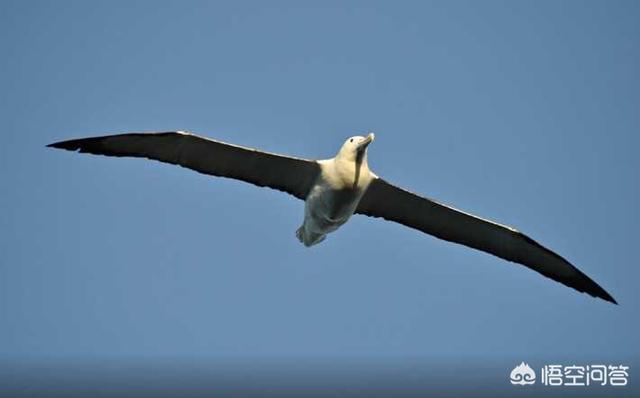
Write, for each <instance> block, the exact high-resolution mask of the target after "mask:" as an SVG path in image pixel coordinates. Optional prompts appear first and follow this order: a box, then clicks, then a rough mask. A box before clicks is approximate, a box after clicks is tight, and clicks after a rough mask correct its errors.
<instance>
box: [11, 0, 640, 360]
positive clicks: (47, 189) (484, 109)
mask: <svg viewBox="0 0 640 398" xmlns="http://www.w3.org/2000/svg"><path fill="white" fill-rule="evenodd" d="M639 16H640V7H639V4H638V3H637V2H632V1H629V2H623V1H611V2H599V1H580V2H578V1H558V2H555V1H554V2H552V1H542V2H534V1H529V2H526V1H521V2H459V1H454V2H399V3H392V2H325V1H323V2H314V3H311V2H188V3H184V2H162V1H158V2H83V1H66V2H55V3H53V2H32V1H26V2H21V1H20V2H17V1H16V2H13V1H4V2H2V3H1V4H0V50H1V52H2V57H1V58H2V60H1V61H0V68H1V69H0V71H1V73H0V88H1V90H0V105H1V106H0V119H1V120H2V122H3V126H4V128H3V133H2V137H3V143H2V145H1V146H0V162H1V167H0V176H1V178H2V181H3V190H2V192H3V194H2V195H0V204H1V206H2V209H3V210H4V211H3V212H2V213H1V214H0V225H2V228H1V229H0V242H2V244H1V247H2V250H0V265H1V266H0V284H1V286H0V298H1V299H0V312H1V313H2V314H3V315H2V317H1V319H0V356H1V357H2V358H4V359H7V360H17V359H25V358H26V359H36V360H37V359H42V358H48V359H61V360H64V359H70V358H90V359H91V358H111V359H123V358H196V357H197V358H201V359H203V360H209V359H220V358H247V357H252V358H253V357H260V358H291V357H307V358H328V357H330V358H346V359H348V358H382V359H383V360H384V359H385V358H393V359H394V360H397V359H402V358H428V359H434V358H441V359H446V360H452V361H459V360H467V359H475V360H478V359H479V360H495V361H505V363H508V364H511V363H514V364H515V363H520V361H522V360H529V361H534V359H536V360H538V361H539V363H547V362H553V361H554V360H559V359H563V360H564V359H566V360H567V361H583V362H584V361H586V362H615V363H618V362H625V361H627V362H630V361H635V360H637V359H638V354H639V349H638V347H639V345H638V337H637V336H639V335H640V324H639V322H640V321H639V320H638V319H640V318H639V317H638V310H639V304H640V303H639V300H638V298H639V293H638V288H637V283H638V278H639V277H640V271H639V268H638V264H637V244H638V238H637V236H638V232H637V225H638V223H639V222H640V218H639V217H638V207H637V204H638V201H639V199H640V198H639V179H638V170H639V169H640V162H639V161H638V154H637V151H638V148H639V147H640V139H639V138H638V131H639V127H640V112H639V111H640V84H639V75H638V70H640V62H639V61H640V59H639V57H640V56H639V54H640V51H639V50H640V46H639V45H640V35H639V33H640V32H639V27H640V24H639V23H638V20H639ZM171 129H182V130H190V131H193V132H196V133H198V134H201V135H206V136H209V137H212V138H215V139H219V140H223V141H227V142H232V143H236V144H241V145H247V146H252V147H256V148H261V149H265V150H269V151H274V152H280V153H284V154H292V155H297V156H302V157H307V158H328V157H332V156H333V155H334V153H335V152H336V151H337V150H338V148H339V146H340V145H341V143H342V142H343V140H344V139H345V138H346V137H348V136H351V135H354V134H357V133H362V132H365V131H375V132H376V138H377V139H376V141H375V143H374V144H373V145H372V146H371V147H370V150H369V164H370V166H371V168H372V169H373V170H374V171H375V172H376V173H377V174H379V175H381V176H383V177H384V178H386V179H387V180H389V181H392V182H395V183H397V184H398V185H400V186H403V187H406V188H408V189H410V190H412V191H415V192H419V193H422V194H424V195H427V196H429V197H433V198H437V199H439V200H440V201H443V202H445V203H449V204H452V205H455V206H456V207H458V208H461V209H464V210H466V211H469V212H472V213H475V214H478V215H481V216H482V217H486V218H490V219H494V220H496V221H499V222H501V223H506V224H509V225H513V226H515V227H517V228H519V229H520V230H522V231H524V232H526V233H527V234H529V235H530V236H532V237H533V238H534V239H537V240H538V241H540V242H541V243H543V244H545V245H547V246H549V247H550V248H552V249H554V250H555V251H557V252H558V253H560V254H561V255H563V256H565V257H566V258H568V259H569V260H570V261H572V262H573V263H574V264H575V265H576V266H577V267H579V268H580V269H581V270H582V271H584V272H585V273H587V274H588V275H589V276H591V277H592V278H593V279H595V280H596V281H597V282H598V283H599V284H601V285H602V286H603V287H604V288H605V289H606V290H607V291H609V292H610V293H611V294H612V295H613V296H614V297H615V298H616V299H617V300H618V301H619V302H620V304H621V305H620V306H614V305H610V304H608V303H605V302H604V301H601V300H596V299H593V298H590V297H589V296H587V295H583V294H579V293H577V292H575V291H573V290H571V289H568V288H566V287H565V286H563V285H560V284H558V283H555V282H553V281H551V280H549V279H546V278H544V277H542V276H540V275H538V274H537V273H534V272H532V271H529V270H528V269H526V268H524V267H521V266H517V265H514V264H512V263H507V262H504V261H502V260H500V259H498V258H495V257H492V256H489V255H486V254H483V253H480V252H477V251H473V250H470V249H468V248H465V247H463V246H457V245H453V244H450V243H446V242H443V241H439V240H436V239H434V238H431V237H429V236H426V235H421V234H420V233H417V232H415V231H412V230H410V229H407V228H404V227H402V226H400V225H395V224H392V223H388V222H382V221H380V220H374V219H367V218H366V217H362V216H357V217H354V218H353V219H352V220H351V221H350V222H349V223H348V224H347V225H345V226H344V227H343V228H342V229H341V230H339V231H338V232H336V233H334V234H332V235H330V236H329V238H328V239H327V240H326V241H325V242H324V243H323V244H321V245H318V246H316V247H313V248H312V249H307V248H305V247H303V246H301V245H300V244H299V243H298V241H297V240H296V238H295V235H294V232H295V230H296V228H297V227H298V226H299V224H300V223H301V220H302V212H303V203H302V202H300V201H297V200H295V199H293V198H292V197H289V196H287V195H283V194H281V193H279V192H276V191H271V190H268V189H258V188H256V187H253V186H251V185H248V184H244V183H241V182H237V181H232V180H224V179H216V178H208V177H206V176H203V175H200V174H197V173H193V172H190V171H187V170H185V169H181V168H177V167H173V166H169V165H163V164H160V163H156V162H149V161H142V160H136V159H113V158H103V157H92V156H84V155H83V156H81V155H77V154H72V153H68V152H62V151H55V150H51V149H46V148H45V145H46V144H48V143H51V142H54V141H59V140H63V139H69V138H76V137H83V136H91V135H101V134H106V133H117V132H127V131H147V130H171Z"/></svg>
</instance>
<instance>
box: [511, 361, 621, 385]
mask: <svg viewBox="0 0 640 398" xmlns="http://www.w3.org/2000/svg"><path fill="white" fill-rule="evenodd" d="M509 379H510V381H511V384H514V385H521V386H524V385H528V384H533V383H535V382H536V373H535V372H534V371H533V369H531V367H529V365H528V364H526V363H524V362H522V363H520V365H518V366H516V367H515V368H513V370H512V371H511V374H510V375H509ZM628 382H629V366H625V365H575V364H574V365H556V364H554V365H544V366H543V367H542V368H541V369H540V384H541V385H543V386H552V387H558V386H594V385H599V386H616V387H620V386H626V385H627V384H628Z"/></svg>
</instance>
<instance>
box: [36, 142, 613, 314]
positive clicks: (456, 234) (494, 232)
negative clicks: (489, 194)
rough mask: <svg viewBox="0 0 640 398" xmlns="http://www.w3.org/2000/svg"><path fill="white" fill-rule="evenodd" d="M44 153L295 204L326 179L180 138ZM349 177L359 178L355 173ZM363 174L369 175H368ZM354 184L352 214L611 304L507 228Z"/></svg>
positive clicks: (317, 172)
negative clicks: (152, 165) (138, 161)
mask: <svg viewBox="0 0 640 398" xmlns="http://www.w3.org/2000/svg"><path fill="white" fill-rule="evenodd" d="M370 136H371V137H372V136H373V135H372V134H371V135H370ZM354 138H358V139H360V140H361V141H364V140H366V139H367V138H364V137H352V138H351V141H353V139H354ZM370 141H372V138H371V139H370V140H369V142H370ZM349 145H352V146H353V144H349V140H347V142H345V144H344V145H343V148H342V149H341V152H340V153H339V154H338V156H336V158H334V159H332V161H337V160H338V158H339V157H340V156H342V155H341V154H342V153H343V152H344V151H347V150H350V146H349ZM367 145H368V143H367ZM48 146H49V147H53V148H60V149H66V150H70V151H79V152H81V153H90V154H95V155H106V156H120V157H122V156H126V157H140V158H148V159H153V160H158V161H161V162H165V163H171V164H175V165H179V166H182V167H186V168H189V169H192V170H195V171H198V172H200V173H204V174H208V175H213V176H218V177H226V178H234V179H238V180H242V181H245V182H249V183H252V184H255V185H257V186H266V187H269V188H273V189H277V190H280V191H283V192H287V193H289V194H291V195H293V196H295V197H296V198H298V199H301V200H306V199H307V196H308V195H309V193H310V192H311V191H312V190H313V188H314V187H316V188H317V184H318V183H319V181H321V180H323V178H326V171H324V172H323V169H322V168H321V166H320V164H321V162H319V161H315V160H307V159H300V158H294V157H288V156H282V155H277V154H272V153H268V152H263V151H259V150H255V149H251V148H246V147H241V146H236V145H231V144H226V143H223V142H220V141H215V140H211V139H207V138H204V137H199V136H196V135H193V134H190V133H187V132H181V131H176V132H161V133H130V134H119V135H110V136H102V137H92V138H81V139H76V140H69V141H62V142H57V143H54V144H50V145H48ZM362 146H363V145H361V146H357V145H356V146H354V147H356V148H360V149H355V150H358V151H362V153H363V154H364V155H365V164H366V145H364V147H365V149H364V150H363V149H362ZM356 155H358V154H357V153H356ZM354 159H355V161H356V162H357V161H358V159H362V157H361V156H360V158H358V156H355V158H354ZM322 162H325V161H322ZM355 170H357V172H358V173H360V172H361V170H360V168H359V167H356V168H355ZM364 172H365V173H369V171H368V168H367V169H366V170H365V171H364ZM323 176H324V177H323ZM329 177H330V179H331V178H333V176H331V175H329ZM360 178H363V179H364V180H363V181H365V182H366V185H365V186H363V187H362V192H361V195H356V196H357V198H358V199H357V200H358V201H357V203H354V206H353V208H352V209H351V211H352V212H353V211H355V213H356V214H364V215H367V216H371V217H379V218H383V219H386V220H389V221H394V222H397V223H400V224H403V225H405V226H408V227H410V228H413V229H416V230H418V231H421V232H424V233H426V234H429V235H433V236H435V237H437V238H440V239H444V240H447V241H450V242H454V243H458V244H462V245H465V246H468V247H471V248H474V249H477V250H481V251H484V252H487V253H490V254H493V255H495V256H497V257H500V258H503V259H505V260H508V261H511V262H515V263H519V264H522V265H525V266H527V267H528V268H531V269H533V270H534V271H537V272H539V273H540V274H542V275H544V276H546V277H548V278H551V279H553V280H555V281H558V282H560V283H562V284H564V285H566V286H569V287H571V288H573V289H576V290H578V291H580V292H584V293H588V294H590V295H591V296H594V297H599V298H601V299H603V300H606V301H609V302H612V303H616V300H615V299H614V298H613V297H612V296H611V295H610V294H609V293H607V292H606V291H605V290H604V289H603V288H602V287H600V286H599V285H598V284H597V283H595V282H594V281H593V280H592V279H590V278H589V277H588V276H587V275H585V274H584V273H582V272H581V271H580V270H578V269H577V268H576V267H574V266H573V265H571V264H570V263H569V262H568V261H567V260H565V259H564V258H562V257H561V256H559V255H558V254H556V253H554V252H552V251H551V250H549V249H547V248H545V247H544V246H542V245H540V244H539V243H537V242H536V241H534V240H533V239H531V238H529V237H528V236H526V235H524V234H522V233H521V232H519V231H517V230H515V229H513V228H511V227H508V226H505V225H501V224H498V223H494V222H492V221H489V220H485V219H482V218H479V217H476V216H473V215H471V214H468V213H465V212H462V211H460V210H457V209H455V208H453V207H449V206H446V205H444V204H441V203H438V202H436V201H433V200H431V199H428V198H425V197H421V196H418V195H416V194H413V193H411V192H409V191H406V190H403V189H401V188H398V187H396V186H394V185H392V184H390V183H388V182H386V181H385V180H383V179H381V178H379V177H377V176H375V175H374V174H373V173H370V175H366V174H365V175H363V176H360ZM367 178H369V180H367ZM357 181H358V178H356V182H357ZM360 184H361V185H362V182H360ZM354 187H355V185H354ZM354 189H355V188H354ZM349 215H350V214H349ZM347 219H348V216H347ZM345 221H346V220H345ZM340 225H341V224H340ZM303 226H304V224H303ZM320 240H322V239H320ZM316 243H317V242H316ZM616 304H617V303H616Z"/></svg>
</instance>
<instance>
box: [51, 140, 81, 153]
mask: <svg viewBox="0 0 640 398" xmlns="http://www.w3.org/2000/svg"><path fill="white" fill-rule="evenodd" d="M46 147H47V148H56V149H66V150H67V151H77V150H78V145H77V140H68V141H59V142H54V143H52V144H48V145H47V146H46Z"/></svg>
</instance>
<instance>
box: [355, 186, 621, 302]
mask: <svg viewBox="0 0 640 398" xmlns="http://www.w3.org/2000/svg"><path fill="white" fill-rule="evenodd" d="M356 213H360V214H365V215H367V216H371V217H382V218H384V219H387V220H389V221H395V222H398V223H400V224H403V225H406V226H407V227H411V228H415V229H417V230H419V231H422V232H425V233H427V234H430V235H433V236H436V237H438V238H440V239H444V240H447V241H450V242H454V243H459V244H463V245H465V246H469V247H472V248H474V249H477V250H482V251H484V252H487V253H491V254H493V255H494V256H498V257H500V258H503V259H505V260H509V261H513V262H515V263H520V264H523V265H526V266H527V267H529V268H531V269H533V270H535V271H537V272H539V273H541V274H542V275H544V276H546V277H548V278H551V279H553V280H555V281H558V282H560V283H562V284H564V285H566V286H569V287H571V288H574V289H576V290H578V291H580V292H586V293H588V294H590V295H592V296H594V297H600V298H602V299H604V300H607V301H610V302H612V303H615V304H617V302H616V300H615V299H614V298H613V297H611V295H609V293H607V292H606V291H605V290H604V289H603V288H602V287H600V286H599V285H598V284H597V283H595V282H594V281H593V280H591V279H590V278H589V277H588V276H586V275H585V274H583V273H582V272H581V271H580V270H579V269H577V268H576V267H574V266H573V265H571V264H570V263H569V262H568V261H567V260H565V259H564V258H562V257H560V256H559V255H557V254H556V253H554V252H552V251H551V250H549V249H547V248H545V247H544V246H542V245H540V244H539V243H537V242H536V241H534V240H533V239H531V238H529V237H528V236H526V235H524V234H523V233H521V232H519V231H517V230H515V229H513V228H511V227H508V226H505V225H500V224H497V223H494V222H492V221H488V220H484V219H482V218H479V217H476V216H473V215H471V214H468V213H464V212H462V211H460V210H456V209H454V208H452V207H449V206H445V205H443V204H440V203H438V202H435V201H433V200H431V199H427V198H423V197H420V196H418V195H415V194H413V193H411V192H408V191H405V190H404V189H401V188H398V187H395V186H393V185H391V184H389V183H387V182H386V181H384V180H383V179H380V178H376V179H374V180H373V181H372V182H371V185H370V186H369V188H368V189H367V192H366V193H365V194H364V196H363V197H362V200H361V201H360V204H359V205H358V208H357V209H356Z"/></svg>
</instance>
